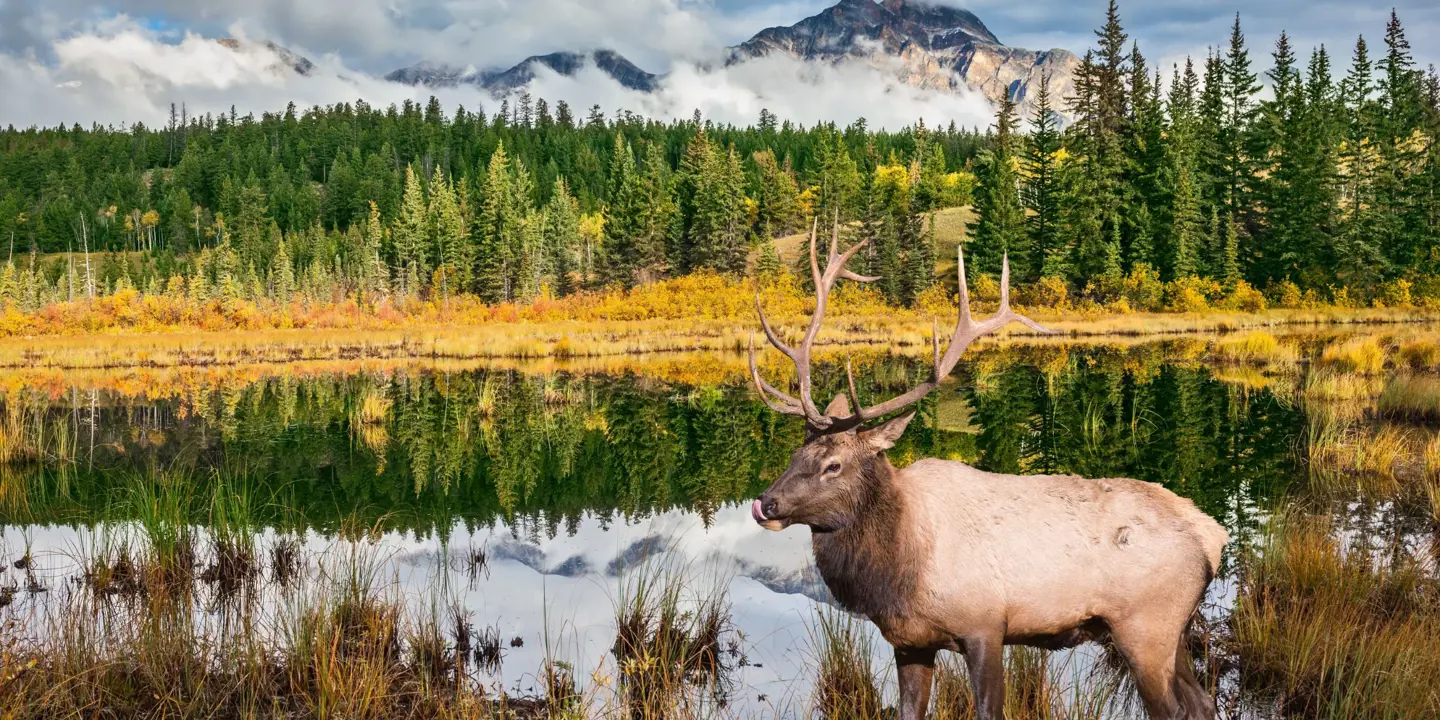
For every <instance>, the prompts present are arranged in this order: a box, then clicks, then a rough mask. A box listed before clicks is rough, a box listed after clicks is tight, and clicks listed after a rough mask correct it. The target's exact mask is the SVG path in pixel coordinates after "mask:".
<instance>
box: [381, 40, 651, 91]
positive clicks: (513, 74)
mask: <svg viewBox="0 0 1440 720" xmlns="http://www.w3.org/2000/svg"><path fill="white" fill-rule="evenodd" d="M590 63H593V64H594V65H595V67H596V68H598V69H600V70H601V71H602V72H605V73H606V74H608V75H609V76H610V77H612V78H615V80H616V81H617V82H619V83H620V84H621V85H623V86H625V87H627V88H630V89H631V90H639V91H641V92H651V91H653V90H655V88H656V87H658V86H659V80H660V78H659V76H658V75H655V74H653V73H648V72H645V71H644V70H641V69H640V68H639V67H638V66H636V65H635V63H632V62H630V61H629V60H628V59H626V58H625V57H624V56H623V55H621V54H619V53H617V52H614V51H611V50H596V51H595V52H591V53H575V52H555V53H550V54H549V55H532V56H530V57H528V58H525V59H524V60H522V61H520V62H519V63H518V64H516V65H515V66H514V67H511V68H508V69H505V70H476V69H475V68H473V67H470V68H457V67H454V66H451V65H437V64H434V63H425V62H422V63H419V64H417V65H412V66H410V67H407V68H401V69H399V70H396V71H394V72H392V73H390V74H388V75H386V76H385V79H386V80H390V81H393V82H400V83H405V84H406V85H427V86H430V87H452V86H455V85H459V84H462V83H464V84H471V85H477V86H479V87H482V88H484V89H486V90H489V91H490V92H493V93H501V94H503V93H507V92H509V91H511V90H516V89H519V88H521V87H524V86H525V85H528V84H530V82H531V81H533V80H534V79H535V71H536V69H537V67H539V66H544V67H546V68H549V69H550V70H552V71H554V72H556V73H558V74H560V75H565V76H571V75H574V74H575V73H577V72H579V71H580V70H581V68H584V67H585V66H586V65H587V64H590Z"/></svg>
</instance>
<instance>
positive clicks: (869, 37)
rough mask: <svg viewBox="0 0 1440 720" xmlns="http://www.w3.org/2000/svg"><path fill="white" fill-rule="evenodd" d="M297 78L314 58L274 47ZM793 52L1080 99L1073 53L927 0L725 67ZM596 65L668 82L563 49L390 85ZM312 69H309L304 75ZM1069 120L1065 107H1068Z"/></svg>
mask: <svg viewBox="0 0 1440 720" xmlns="http://www.w3.org/2000/svg"><path fill="white" fill-rule="evenodd" d="M271 49H272V50H275V51H276V52H277V53H278V54H279V55H280V57H281V58H282V60H283V61H284V62H286V63H289V64H292V65H293V66H294V67H295V69H296V71H297V72H300V73H301V74H305V73H306V72H308V71H309V70H310V65H309V61H308V60H305V59H304V58H301V57H298V56H296V55H294V53H291V52H289V51H288V50H285V49H284V48H279V47H278V46H273V45H271ZM770 56H784V57H790V58H794V59H797V60H801V61H807V62H823V63H828V64H831V65H841V64H846V63H867V64H870V65H872V66H875V67H877V68H880V69H882V70H883V71H886V72H890V73H893V74H895V75H897V77H898V79H899V80H900V81H901V82H903V83H905V84H907V85H910V86H912V87H915V88H919V89H924V90H934V91H938V92H945V93H962V92H967V91H971V90H973V91H976V92H979V93H980V94H981V95H983V96H984V97H985V98H986V99H987V100H989V101H990V102H991V103H992V104H998V103H999V102H1000V100H1001V99H1003V98H1004V97H1005V96H1006V95H1009V96H1010V97H1011V98H1013V99H1014V100H1015V101H1016V102H1017V104H1018V106H1019V110H1020V112H1021V113H1022V114H1024V115H1028V114H1030V113H1031V112H1033V109H1034V98H1035V96H1036V95H1037V94H1038V89H1039V88H1040V86H1041V84H1046V85H1047V86H1048V87H1049V90H1050V95H1051V97H1052V98H1053V104H1054V105H1055V107H1056V108H1061V107H1063V106H1064V101H1065V99H1066V98H1068V97H1070V96H1071V95H1073V93H1074V90H1075V86H1074V81H1073V73H1074V70H1075V69H1076V68H1077V67H1078V66H1079V65H1080V59H1079V58H1078V57H1077V56H1076V55H1075V54H1074V53H1072V52H1070V51H1069V50H1065V49H1062V48H1051V49H1048V50H1030V49H1026V48H1019V47H1013V46H1009V45H1005V44H1003V43H1002V42H1001V41H1000V39H999V38H998V37H997V36H996V35H995V34H994V33H993V32H991V31H990V29H989V28H988V27H986V26H985V23H984V22H983V21H981V19H980V18H979V17H978V16H976V15H975V14H974V13H972V12H970V11H969V10H965V9H962V8H958V7H952V6H947V5H933V4H929V3H926V2H924V1H923V0H882V1H881V2H876V1H875V0H839V2H837V3H836V4H835V5H833V6H831V7H829V8H826V9H825V10H822V11H820V12H819V13H817V14H815V15H812V16H810V17H807V18H803V19H801V20H800V21H798V22H796V23H794V24H792V25H779V26H774V27H768V28H764V29H762V30H760V31H759V32H757V33H755V35H753V36H752V37H751V38H750V39H748V40H746V41H745V42H742V43H740V44H738V45H734V46H731V47H729V48H726V50H725V53H724V55H723V56H722V58H720V60H721V61H722V62H723V64H724V65H725V66H731V65H735V64H738V63H743V62H746V61H748V60H751V59H756V58H763V57H770ZM592 65H593V66H594V67H595V68H597V69H599V70H600V71H601V72H604V73H605V74H607V75H609V76H610V77H611V78H614V79H615V80H616V81H617V82H619V83H620V84H621V85H623V86H624V87H626V88H629V89H631V90H636V91H640V92H653V91H655V90H656V89H658V88H659V87H660V85H661V83H662V82H663V81H664V78H665V76H664V75H660V74H656V73H651V72H648V71H646V70H644V69H642V68H641V67H639V66H638V65H636V64H635V63H633V62H631V61H630V60H629V59H628V58H626V57H625V56H624V55H621V54H620V53H618V52H615V51H614V50H610V49H595V50H589V51H584V52H577V51H559V52H553V53H549V54H545V55H532V56H530V57H527V58H525V59H524V60H522V61H520V62H519V63H517V64H515V65H513V66H510V67H508V68H504V67H500V68H488V69H477V68H475V67H474V66H467V67H463V68H462V67H457V66H453V65H445V64H437V63H432V62H426V61H422V62H420V63H416V64H415V65H411V66H409V67H404V68H400V69H397V70H395V71H393V72H390V73H388V74H386V75H385V79H386V80H389V81H392V82H398V83H404V84H407V85H415V86H427V87H453V86H456V85H460V84H469V85H475V86H477V87H480V88H482V89H484V90H486V91H489V92H490V93H492V94H495V95H504V94H508V93H510V92H513V91H516V90H519V89H520V88H523V87H525V86H526V85H528V84H530V83H531V82H533V81H534V80H535V78H536V76H537V73H538V72H540V71H541V68H544V69H547V70H549V71H551V72H555V73H557V74H559V75H563V76H574V75H575V74H576V73H578V72H580V71H581V70H582V69H583V68H585V67H587V66H592ZM302 68H303V69H302ZM1060 114H1061V115H1062V116H1063V115H1064V113H1063V111H1060Z"/></svg>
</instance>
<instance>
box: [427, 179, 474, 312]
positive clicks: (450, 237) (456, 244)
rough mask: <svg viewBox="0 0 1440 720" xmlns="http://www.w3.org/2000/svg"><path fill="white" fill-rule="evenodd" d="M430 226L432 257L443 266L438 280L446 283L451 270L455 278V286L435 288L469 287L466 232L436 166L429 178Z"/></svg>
mask: <svg viewBox="0 0 1440 720" xmlns="http://www.w3.org/2000/svg"><path fill="white" fill-rule="evenodd" d="M430 230H431V238H432V241H431V246H432V247H434V248H435V257H436V258H438V259H439V261H440V263H441V264H442V265H443V266H444V267H445V269H446V270H447V272H446V273H445V274H444V279H443V280H442V281H443V282H446V283H449V282H450V279H449V278H450V276H451V275H452V274H453V275H454V282H455V287H448V286H447V287H442V288H437V290H438V291H439V292H441V293H443V294H447V295H448V294H450V293H454V292H458V291H460V290H462V289H464V288H467V287H469V286H470V283H471V280H472V275H471V262H472V261H471V258H470V243H469V238H468V237H467V235H468V233H467V232H466V229H465V222H464V219H463V218H462V217H461V214H460V203H459V200H458V199H457V198H456V197H455V191H454V189H453V188H451V186H450V182H449V181H448V180H446V179H445V177H444V176H443V175H441V174H440V168H438V167H437V168H435V174H434V176H433V177H432V178H431V180H430Z"/></svg>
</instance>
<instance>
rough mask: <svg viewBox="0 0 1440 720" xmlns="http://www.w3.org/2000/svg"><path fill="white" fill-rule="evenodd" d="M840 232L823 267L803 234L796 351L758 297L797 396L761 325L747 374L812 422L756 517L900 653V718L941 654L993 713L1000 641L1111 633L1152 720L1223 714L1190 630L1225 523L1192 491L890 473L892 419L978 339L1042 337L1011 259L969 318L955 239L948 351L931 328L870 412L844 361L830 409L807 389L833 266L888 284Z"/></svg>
mask: <svg viewBox="0 0 1440 720" xmlns="http://www.w3.org/2000/svg"><path fill="white" fill-rule="evenodd" d="M838 234H839V230H838V223H837V228H836V234H835V235H834V236H832V237H831V239H830V252H829V261H828V263H827V264H826V265H825V269H824V271H823V272H822V271H821V269H820V266H819V263H818V262H817V258H816V248H815V230H814V229H813V228H812V230H811V233H810V270H811V273H812V274H813V276H814V280H815V290H816V299H815V312H814V314H813V315H812V316H811V318H810V325H809V327H808V328H807V329H806V331H805V334H804V336H803V337H802V338H801V340H800V343H799V345H798V346H796V347H793V348H792V347H790V346H789V345H787V344H786V343H785V342H784V341H782V340H781V338H780V336H779V335H778V334H777V333H776V332H775V330H774V328H772V327H771V326H770V323H769V321H768V320H767V319H766V318H765V312H764V310H763V308H761V307H760V299H759V296H758V295H757V297H756V301H755V304H756V310H757V311H758V312H759V315H760V323H761V327H762V329H763V330H764V332H765V335H766V337H767V338H769V340H770V343H771V344H772V345H774V346H775V348H777V349H778V350H779V351H780V352H782V353H784V354H785V355H786V356H788V357H789V358H790V359H791V360H792V361H793V362H794V363H795V368H796V372H797V380H798V390H799V392H798V396H791V395H789V394H787V393H786V392H784V391H782V390H780V389H778V388H776V387H775V386H773V385H771V384H770V383H768V382H766V381H765V380H764V379H763V378H762V377H761V376H760V371H759V369H758V368H757V366H756V362H755V342H754V339H753V337H752V339H751V342H750V375H751V378H752V379H753V380H754V382H755V387H756V390H757V391H759V393H760V395H761V397H762V398H764V400H765V403H766V405H768V406H769V407H770V408H771V409H773V410H775V411H777V412H780V413H784V414H787V415H796V416H800V417H803V418H805V422H806V430H807V433H806V440H805V444H804V445H803V446H802V447H800V448H799V449H798V450H796V451H795V453H794V455H793V456H792V457H791V459H790V466H789V467H788V468H787V469H786V470H785V472H784V473H782V474H781V475H780V477H779V478H778V479H776V480H775V482H774V484H772V485H771V486H770V488H769V489H768V490H766V491H765V493H764V494H762V495H761V496H760V497H759V499H757V500H755V501H754V503H753V504H752V506H751V514H752V515H753V516H754V519H755V521H756V522H757V523H759V524H760V525H761V526H763V527H765V528H766V529H769V530H774V531H780V530H783V529H785V528H786V527H788V526H790V525H797V524H798V525H807V526H809V527H810V530H811V542H812V545H813V549H814V553H815V564H816V566H817V567H818V568H819V570H820V575H821V577H822V578H823V579H824V581H825V584H826V586H827V587H828V588H829V589H830V592H831V594H832V595H833V596H834V598H835V599H836V600H837V601H838V602H839V603H840V605H841V606H842V607H844V608H845V609H846V610H848V611H850V612H853V613H857V614H860V615H864V616H866V617H868V618H869V619H870V620H871V621H872V622H873V623H875V625H876V626H877V627H878V628H879V630H880V632H881V634H882V635H884V637H885V639H886V640H887V641H888V642H889V643H890V644H891V645H893V646H894V648H895V662H896V665H897V668H898V673H897V674H898V676H899V684H900V695H899V717H900V720H922V718H924V717H925V713H926V711H927V708H928V705H929V700H930V688H931V684H932V676H933V672H934V665H935V656H936V653H937V652H938V651H940V650H950V651H952V652H957V653H961V654H963V655H964V657H965V664H966V666H967V667H968V669H969V675H970V682H971V685H972V688H973V690H974V693H975V700H976V707H977V714H978V717H980V718H982V719H984V720H1000V719H1001V718H1003V717H1004V715H1003V706H1004V702H1005V689H1004V684H1005V679H1004V671H1003V646H1005V645H1030V646H1034V647H1040V648H1046V649H1061V648H1070V647H1075V646H1076V645H1079V644H1081V643H1083V642H1086V641H1090V640H1101V639H1104V638H1107V637H1108V638H1109V640H1110V641H1111V642H1112V643H1113V644H1114V647H1115V648H1116V649H1118V650H1119V652H1120V653H1121V655H1122V656H1123V657H1124V659H1125V661H1126V663H1127V665H1128V666H1129V668H1130V672H1131V674H1132V676H1133V677H1134V680H1135V683H1136V685H1137V687H1138V689H1139V691H1140V695H1141V699H1142V700H1143V702H1144V704H1145V708H1146V711H1147V713H1148V714H1149V716H1150V717H1151V718H1153V719H1155V720H1171V719H1174V720H1195V719H1198V718H1213V717H1214V716H1215V706H1214V703H1213V701H1212V700H1211V699H1210V697H1209V696H1208V695H1207V694H1206V692H1205V690H1204V689H1202V687H1201V686H1200V683H1199V682H1198V681H1197V680H1196V679H1195V675H1194V673H1193V672H1192V670H1191V666H1190V660H1189V655H1188V652H1187V650H1186V643H1185V640H1184V638H1185V633H1186V631H1187V628H1188V625H1189V622H1190V619H1191V617H1192V615H1193V614H1194V612H1195V610H1196V608H1197V607H1198V605H1199V603H1200V601H1201V599H1202V598H1203V596H1204V593H1205V589H1206V587H1207V586H1208V585H1209V584H1210V581H1211V580H1212V579H1213V578H1214V576H1215V574H1216V572H1217V570H1218V568H1219V564H1220V553H1221V550H1222V549H1223V548H1224V546H1225V544H1226V542H1227V541H1228V535H1227V533H1226V532H1225V529H1224V528H1222V527H1221V526H1220V525H1219V523H1217V522H1215V521H1214V520H1213V519H1211V518H1210V517H1209V516H1207V515H1205V513H1203V512H1201V511H1200V509H1199V508H1197V507H1196V506H1195V505H1194V503H1192V502H1190V501H1189V500H1186V499H1184V498H1181V497H1179V496H1177V495H1175V494H1174V493H1172V492H1170V491H1169V490H1167V489H1165V488H1164V487H1162V486H1160V485H1157V484H1154V483H1149V482H1141V481H1138V480H1127V479H1119V478H1109V479H1102V480H1090V479H1084V478H1080V477H1076V476H1073V475H1038V476H1027V477H1022V476H1015V475H1000V474H996V473H989V472H982V471H980V470H976V469H975V468H972V467H970V466H968V465H965V464H963V463H959V462H953V461H948V460H938V459H926V460H920V461H918V462H916V463H914V464H912V465H910V466H908V467H906V468H904V469H900V470H897V469H896V468H895V467H894V466H892V465H891V464H890V461H889V460H888V459H887V457H886V455H885V451H886V450H888V449H890V448H891V447H892V446H894V444H895V442H896V441H897V440H898V439H899V438H900V436H901V434H902V433H904V432H905V427H906V426H907V425H908V424H909V423H910V420H911V419H912V418H913V417H914V416H915V413H914V411H913V410H911V411H907V412H905V413H903V414H900V415H895V416H893V417H891V416H892V415H894V414H895V413H897V412H899V411H901V410H903V409H905V408H907V407H909V406H910V405H913V404H915V403H917V402H919V401H920V400H921V399H922V398H924V397H925V396H926V395H927V394H929V393H930V392H931V391H933V390H934V389H935V388H936V387H938V386H939V385H940V383H941V381H942V380H944V379H945V378H946V377H947V376H948V375H949V374H950V371H951V370H952V369H954V367H955V363H956V362H957V361H958V360H959V359H960V356H961V355H962V354H963V353H964V352H965V350H966V348H968V347H969V346H970V344H971V343H972V342H974V341H975V340H976V339H977V338H980V337H982V336H984V335H986V334H989V333H992V332H995V331H996V330H999V329H1000V328H1002V327H1004V326H1006V325H1008V324H1010V323H1012V322H1018V323H1022V324H1024V325H1026V326H1028V327H1030V328H1032V329H1034V330H1036V331H1037V332H1042V333H1048V332H1050V331H1048V330H1046V329H1045V328H1043V327H1041V326H1040V325H1039V324H1037V323H1035V322H1034V321H1032V320H1030V319H1029V318H1026V317H1024V316H1023V315H1019V314H1016V313H1015V312H1014V311H1012V310H1011V309H1010V298H1009V285H1010V282H1009V274H1010V268H1009V261H1008V259H1007V260H1006V261H1005V263H1004V265H1003V270H1002V271H1001V281H1000V308H999V310H998V311H997V312H996V313H995V314H994V315H993V316H991V317H989V318H987V319H985V320H984V321H976V320H974V319H973V318H972V317H971V315H970V300H969V291H968V288H967V287H966V284H965V258H964V253H963V251H962V252H961V253H959V256H958V257H959V275H960V283H959V284H960V297H959V300H960V303H959V304H960V318H959V322H958V323H957V325H956V327H955V330H954V333H953V334H952V335H951V337H950V341H949V346H948V348H947V349H946V350H945V352H944V354H943V355H942V354H941V352H940V340H939V337H938V336H939V332H938V327H937V328H936V332H935V335H936V337H935V338H934V366H933V368H932V370H931V372H930V376H929V378H928V379H927V380H926V381H925V382H922V383H920V384H919V385H918V386H917V387H915V388H914V389H912V390H910V391H909V392H907V393H905V394H904V395H901V396H899V397H896V398H894V399H891V400H888V401H886V402H882V403H880V404H878V405H873V406H870V407H865V406H863V405H861V403H860V400H859V397H858V395H857V393H856V391H855V380H854V377H853V375H851V373H850V368H849V366H848V364H847V366H846V375H847V379H848V380H849V385H848V397H847V394H846V393H841V394H840V395H838V396H836V398H835V399H834V401H832V402H831V403H830V404H829V405H828V406H827V407H826V408H825V410H824V411H823V412H822V411H820V410H819V409H818V408H817V407H816V405H815V403H814V401H813V400H812V399H811V397H810V393H811V376H810V359H811V358H810V354H811V348H812V347H813V346H814V344H815V338H816V335H818V334H819V331H820V325H821V322H822V321H823V320H824V318H825V306H826V302H827V301H828V299H829V295H830V291H831V289H832V288H833V287H834V285H835V282H836V281H837V280H839V279H840V278H847V279H850V280H855V281H859V282H868V281H872V280H876V279H878V278H871V277H864V276H861V275H857V274H855V273H852V272H850V271H849V270H846V269H845V263H846V262H847V261H848V260H850V259H851V257H853V256H854V255H855V253H856V252H858V251H859V250H860V248H861V247H863V246H864V244H865V243H864V242H863V241H862V242H860V243H857V244H855V245H853V246H851V247H850V248H849V249H847V250H846V251H845V252H844V253H840V252H839V248H838V245H839V237H838ZM886 418H888V419H886Z"/></svg>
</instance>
